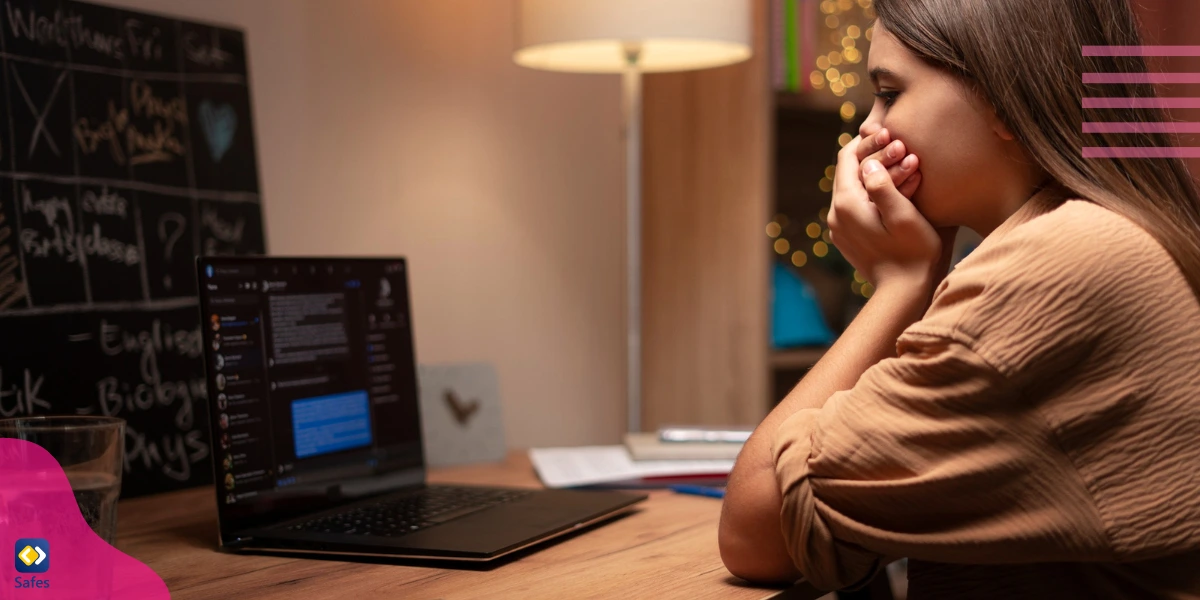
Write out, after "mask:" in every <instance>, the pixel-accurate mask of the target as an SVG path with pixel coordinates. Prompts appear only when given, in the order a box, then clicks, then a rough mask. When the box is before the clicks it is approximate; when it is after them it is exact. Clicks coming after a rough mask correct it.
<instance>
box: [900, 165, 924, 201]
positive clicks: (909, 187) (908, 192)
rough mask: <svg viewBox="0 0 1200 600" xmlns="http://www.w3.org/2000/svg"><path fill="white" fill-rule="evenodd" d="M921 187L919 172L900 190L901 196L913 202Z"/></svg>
mask: <svg viewBox="0 0 1200 600" xmlns="http://www.w3.org/2000/svg"><path fill="white" fill-rule="evenodd" d="M920 185H921V172H920V171H917V172H915V173H913V174H912V177H909V178H908V180H906V181H905V182H904V184H903V185H901V186H900V187H899V188H896V189H897V190H899V192H900V195H901V196H904V197H905V198H908V199H909V200H912V197H913V194H915V193H916V192H917V187H919V186H920Z"/></svg>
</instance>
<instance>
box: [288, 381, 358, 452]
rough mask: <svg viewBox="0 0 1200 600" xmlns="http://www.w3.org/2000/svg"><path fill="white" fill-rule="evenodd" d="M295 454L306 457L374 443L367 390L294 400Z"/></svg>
mask: <svg viewBox="0 0 1200 600" xmlns="http://www.w3.org/2000/svg"><path fill="white" fill-rule="evenodd" d="M292 436H293V438H294V439H295V442H296V457H297V458H307V457H309V456H317V455H320V454H328V453H330V452H337V451H338V450H346V449H348V448H359V447H362V446H367V445H370V444H371V410H370V406H369V403H368V400H367V392H366V391H365V390H358V391H354V392H346V393H343V394H331V395H329V396H317V397H315V398H304V399H303V400H296V401H295V402H292Z"/></svg>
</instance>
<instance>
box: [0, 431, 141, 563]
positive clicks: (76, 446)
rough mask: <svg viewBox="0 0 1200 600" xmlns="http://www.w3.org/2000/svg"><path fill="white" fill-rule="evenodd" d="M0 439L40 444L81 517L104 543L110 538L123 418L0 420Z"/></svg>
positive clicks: (113, 528) (118, 486) (112, 536)
mask: <svg viewBox="0 0 1200 600" xmlns="http://www.w3.org/2000/svg"><path fill="white" fill-rule="evenodd" d="M0 438H16V439H21V440H25V441H28V442H32V443H34V444H37V445H39V446H41V447H42V448H45V449H46V451H47V452H49V453H50V455H51V456H53V457H54V459H55V460H57V461H58V464H59V465H61V466H62V468H63V471H65V472H66V474H67V481H69V482H70V484H71V491H72V492H74V493H75V502H76V503H78V504H79V512H81V513H83V518H84V520H85V521H87V523H88V525H90V526H91V528H92V530H93V531H95V532H96V535H98V536H100V537H101V538H102V539H103V540H104V541H106V542H108V543H109V544H110V545H112V544H113V543H114V542H115V541H116V534H117V496H119V495H120V493H121V471H122V467H123V465H124V458H123V452H124V449H125V421H124V420H122V419H118V418H115V417H90V416H63V417H18V418H14V419H0Z"/></svg>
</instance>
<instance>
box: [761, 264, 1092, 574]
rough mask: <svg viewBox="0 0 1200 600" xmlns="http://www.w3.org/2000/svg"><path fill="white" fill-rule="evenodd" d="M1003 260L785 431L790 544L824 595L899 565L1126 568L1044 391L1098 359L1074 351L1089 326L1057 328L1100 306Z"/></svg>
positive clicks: (780, 441) (944, 292) (780, 467)
mask: <svg viewBox="0 0 1200 600" xmlns="http://www.w3.org/2000/svg"><path fill="white" fill-rule="evenodd" d="M990 254H991V255H990V256H988V255H984V256H981V257H976V258H975V260H974V261H973V262H974V265H973V268H971V269H970V270H965V271H964V272H963V273H958V274H955V275H952V276H951V277H949V278H947V280H946V281H945V282H944V283H943V286H941V287H940V288H939V290H938V293H937V294H936V295H935V301H934V306H933V307H931V309H930V312H928V313H927V314H926V318H925V319H923V320H922V321H921V322H919V323H916V324H914V325H913V326H912V327H910V328H908V330H906V331H905V332H904V333H903V334H902V335H901V336H900V338H899V340H897V356H896V357H892V358H887V359H885V360H882V361H880V362H879V363H877V364H875V365H874V366H872V367H871V368H870V369H868V370H867V371H866V372H865V373H863V375H862V377H861V378H859V380H858V381H857V383H856V384H855V385H854V387H853V388H852V389H849V390H843V391H839V392H837V393H835V394H833V395H832V396H831V397H830V398H829V399H828V400H827V402H826V403H825V405H824V406H823V407H822V408H820V409H806V410H800V411H798V412H796V413H794V414H793V415H791V416H790V417H789V418H788V419H786V420H785V421H783V422H782V423H781V425H780V426H779V429H778V430H777V431H776V433H775V435H774V438H773V440H772V453H773V455H774V459H775V474H776V479H777V481H778V484H779V487H780V490H781V492H782V497H783V508H782V512H781V521H782V529H783V536H784V539H785V541H786V543H787V546H788V550H789V553H790V554H791V557H792V560H793V561H794V562H795V564H796V566H797V568H798V569H799V570H800V571H801V573H803V574H804V576H805V578H806V579H807V580H808V581H810V582H811V583H812V584H813V585H815V586H817V587H820V588H822V589H842V588H847V587H857V586H860V585H863V584H865V583H866V582H867V581H869V578H870V577H872V576H873V575H874V574H875V573H876V572H877V571H878V570H879V569H880V568H882V567H883V566H884V559H885V557H911V558H916V559H922V560H929V561H936V562H952V563H971V564H995V563H1006V562H1009V563H1012V562H1037V561H1091V560H1111V558H1112V552H1111V550H1110V545H1109V544H1108V543H1107V538H1106V535H1105V531H1104V527H1103V525H1102V523H1101V518H1100V516H1099V513H1098V511H1097V509H1096V508H1095V504H1094V502H1093V500H1092V498H1091V496H1090V494H1089V493H1088V491H1087V489H1086V488H1085V486H1084V484H1083V482H1082V480H1081V478H1080V476H1079V474H1078V473H1077V472H1076V471H1075V469H1074V468H1073V465H1072V464H1071V462H1070V459H1069V458H1068V457H1067V455H1066V454H1065V453H1063V452H1062V451H1061V450H1060V449H1059V448H1058V445H1057V443H1056V441H1055V438H1054V435H1053V433H1052V432H1051V430H1050V428H1049V427H1048V426H1047V425H1046V424H1045V423H1044V422H1043V420H1042V417H1041V416H1040V414H1039V412H1038V411H1037V410H1036V409H1037V408H1038V405H1039V403H1040V402H1042V401H1043V394H1042V393H1041V392H1040V390H1038V387H1037V383H1036V382H1037V381H1039V379H1040V378H1041V379H1044V378H1047V377H1050V376H1051V375H1052V373H1050V371H1048V370H1053V369H1062V368H1069V365H1070V364H1071V363H1072V362H1074V361H1075V360H1077V359H1078V357H1079V356H1080V355H1081V354H1080V353H1081V352H1083V353H1086V349H1083V350H1081V349H1080V344H1085V343H1086V340H1082V339H1080V340H1077V341H1074V342H1072V341H1071V340H1070V339H1069V338H1070V336H1072V335H1073V334H1074V333H1077V332H1078V331H1079V327H1076V326H1075V325H1077V324H1073V323H1069V322H1063V321H1062V319H1060V318H1059V317H1057V316H1055V315H1061V314H1070V315H1075V318H1084V317H1082V316H1081V315H1085V313H1086V311H1085V310H1083V309H1084V308H1085V307H1086V306H1085V301H1086V298H1085V297H1084V296H1082V295H1080V294H1078V293H1076V292H1075V291H1074V290H1076V289H1077V288H1071V287H1067V286H1070V285H1071V284H1072V282H1071V281H1070V280H1064V281H1062V282H1061V283H1054V282H1055V281H1058V280H1051V279H1049V278H1039V277H1035V276H1032V275H1030V276H1028V277H1026V278H1024V279H1022V278H1020V277H1017V278H1013V277H1008V276H1006V278H1005V279H1004V280H1003V283H998V282H997V281H998V280H996V279H995V278H994V277H993V276H994V275H995V274H997V273H1004V272H1006V270H1005V269H1006V266H1005V264H1004V263H1005V262H1006V261H1009V260H1014V259H1017V258H1020V257H1016V256H1015V255H1014V254H1015V253H1014V251H1013V248H1012V247H1011V246H1010V245H1008V244H1005V245H1003V246H1000V247H998V248H993V249H992V250H991V251H990ZM1012 272H1013V270H1012V269H1011V268H1010V269H1008V270H1007V273H1012ZM1026 272H1029V271H1026ZM1072 294H1074V295H1072ZM1063 311H1066V313H1064V312H1063ZM1056 319H1057V320H1056ZM1015 323H1023V324H1024V325H1021V326H1014V324H1015Z"/></svg>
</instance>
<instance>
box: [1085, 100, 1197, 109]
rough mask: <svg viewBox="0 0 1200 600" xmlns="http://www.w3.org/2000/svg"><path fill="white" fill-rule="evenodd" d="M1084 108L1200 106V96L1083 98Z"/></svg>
mask: <svg viewBox="0 0 1200 600" xmlns="http://www.w3.org/2000/svg"><path fill="white" fill-rule="evenodd" d="M1083 107H1084V108H1200V98H1084V99H1083Z"/></svg>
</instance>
